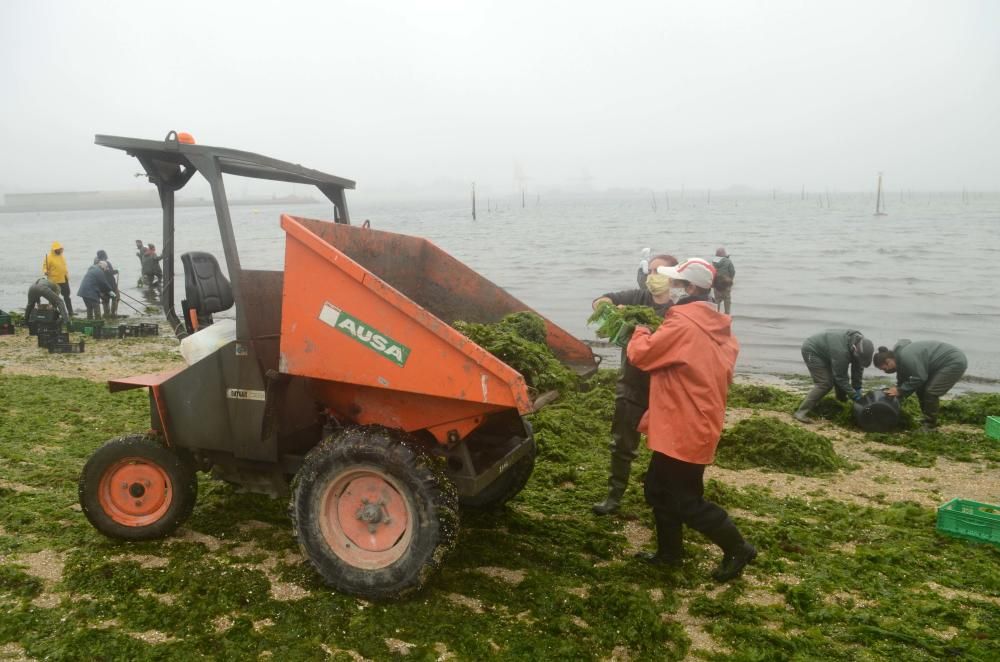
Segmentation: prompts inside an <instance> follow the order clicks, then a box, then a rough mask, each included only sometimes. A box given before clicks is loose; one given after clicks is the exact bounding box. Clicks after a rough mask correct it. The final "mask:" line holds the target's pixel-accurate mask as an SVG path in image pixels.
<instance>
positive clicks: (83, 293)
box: [76, 260, 114, 320]
mask: <svg viewBox="0 0 1000 662" xmlns="http://www.w3.org/2000/svg"><path fill="white" fill-rule="evenodd" d="M109 269H110V266H109V265H108V263H107V262H105V261H104V260H101V261H100V262H98V263H97V264H94V265H91V267H90V268H89V269H87V273H86V274H84V276H83V280H82V281H81V282H80V287H79V289H77V291H76V295H77V296H78V297H80V298H81V299H83V303H84V304H85V305H86V306H87V319H89V320H92V319H101V298H102V297H105V296H106V297H109V298H113V297H114V290H113V289H112V288H111V285H109V284H108V276H107V272H108V270H109Z"/></svg>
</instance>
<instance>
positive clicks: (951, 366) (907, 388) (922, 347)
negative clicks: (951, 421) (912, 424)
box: [875, 340, 969, 430]
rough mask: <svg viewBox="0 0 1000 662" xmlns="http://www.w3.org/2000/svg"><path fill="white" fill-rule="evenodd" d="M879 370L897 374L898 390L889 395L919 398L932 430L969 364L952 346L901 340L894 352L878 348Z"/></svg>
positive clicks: (887, 392)
mask: <svg viewBox="0 0 1000 662" xmlns="http://www.w3.org/2000/svg"><path fill="white" fill-rule="evenodd" d="M875 367H876V368H878V369H879V370H881V371H882V372H887V373H889V374H893V373H895V374H896V386H894V387H892V388H889V389H886V392H885V393H886V395H889V396H893V397H899V398H900V399H903V398H906V397H908V396H910V395H912V394H913V393H916V394H917V398H918V399H919V400H920V411H922V412H923V413H924V423H923V427H924V429H925V430H931V429H934V428H936V427H937V422H938V421H937V415H938V407H939V406H940V403H941V396H942V395H944V394H945V393H947V392H948V391H950V390H951V387H952V386H954V385H955V384H957V383H958V380H959V379H961V378H962V375H964V374H965V370H966V369H967V368H968V367H969V362H968V359H966V358H965V354H964V353H963V352H962V350H960V349H959V348H957V347H955V346H954V345H949V344H948V343H943V342H938V341H936V340H918V341H917V342H910V341H909V340H900V341H899V342H898V343H896V346H895V347H893V348H892V351H890V350H889V349H887V348H885V347H879V348H878V354H876V355H875Z"/></svg>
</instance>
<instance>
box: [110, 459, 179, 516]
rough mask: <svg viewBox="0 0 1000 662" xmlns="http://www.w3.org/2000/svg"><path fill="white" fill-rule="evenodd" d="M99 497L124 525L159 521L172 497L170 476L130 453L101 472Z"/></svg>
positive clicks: (112, 514) (158, 466)
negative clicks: (129, 455) (131, 455)
mask: <svg viewBox="0 0 1000 662" xmlns="http://www.w3.org/2000/svg"><path fill="white" fill-rule="evenodd" d="M98 499H99V501H100V504H101V508H103V509H104V512H105V513H107V515H108V517H110V518H111V519H112V520H114V521H115V522H117V523H118V524H121V525H123V526H148V525H150V524H153V523H155V522H157V521H159V520H160V519H161V518H162V517H163V515H164V514H165V513H166V512H167V510H168V509H169V508H170V503H171V502H172V501H173V488H172V485H171V482H170V476H168V475H167V472H166V471H164V470H163V468H162V467H161V466H160V465H158V464H154V463H152V462H150V461H149V460H146V459H144V458H141V457H128V458H125V459H123V460H119V461H118V462H116V463H115V464H113V465H112V466H110V467H108V468H107V470H106V471H105V472H104V474H103V475H102V476H101V482H100V485H99V486H98Z"/></svg>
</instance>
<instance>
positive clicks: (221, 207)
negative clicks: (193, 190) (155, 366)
mask: <svg viewBox="0 0 1000 662" xmlns="http://www.w3.org/2000/svg"><path fill="white" fill-rule="evenodd" d="M94 143H96V144H98V145H101V146H103V147H112V148H114V149H120V150H123V151H124V152H126V153H127V154H128V155H129V156H134V157H135V158H136V159H138V160H139V163H140V164H142V167H143V169H144V170H145V171H146V176H147V177H148V178H149V181H150V183H152V184H155V185H156V188H157V191H158V193H159V196H160V206H161V207H162V209H163V241H162V253H161V255H162V256H163V260H162V262H163V266H162V268H163V295H162V303H163V311H164V314H165V315H166V317H167V321H169V322H170V324H171V326H172V327H173V329H174V333H175V334H176V335H177V337H178V338H183V337H184V336H186V335H187V332H186V330H185V328H184V323H183V322H181V320H180V319H178V317H177V313H176V311H174V192H175V191H179V190H180V189H182V188H184V186H185V185H186V184H187V183H188V182H189V181H190V180H191V178H192V177H193V176H194V174H195V173H196V172H200V173H201V175H202V177H204V178H205V179H206V180H207V181H208V184H209V186H210V187H211V189H212V202H213V203H214V206H215V215H216V218H217V219H218V222H219V233H220V235H221V237H222V247H223V250H224V251H225V256H226V266H227V268H228V271H229V279H230V282H231V285H232V289H233V299H234V301H235V303H236V332H237V337H238V338H239V339H246V338H248V337H249V330H248V328H247V323H246V320H245V318H244V315H242V314H241V311H242V310H243V306H244V304H245V299H244V296H243V288H242V280H243V271H242V268H241V267H240V256H239V251H238V249H237V246H236V237H235V235H234V233H233V223H232V218H231V216H230V214H229V201H228V199H227V197H226V188H225V185H224V183H223V181H222V175H224V174H226V175H237V176H239V177H251V178H253V179H269V180H273V181H279V182H290V183H293V184H308V185H310V186H315V187H316V188H318V189H319V190H320V192H321V193H323V195H324V196H326V198H328V199H329V200H330V202H332V203H333V206H334V220H335V221H336V222H337V223H344V224H348V225H349V224H350V222H351V220H350V215H349V214H348V211H347V198H346V196H345V195H344V191H345V190H346V189H354V187H355V183H354V182H353V181H351V180H350V179H343V178H341V177H336V176H334V175H328V174H326V173H324V172H320V171H319V170H312V169H310V168H304V167H302V166H300V165H298V164H296V163H289V162H287V161H279V160H278V159H272V158H270V157H267V156H261V155H260V154H254V153H253V152H244V151H241V150H236V149H227V148H225V147H212V146H209V145H196V144H194V141H193V140H192V139H191V138H190V136H187V135H186V134H178V133H177V132H176V131H171V132H170V133H168V134H167V137H166V138H165V139H164V140H163V141H156V140H142V139H139V138H125V137H122V136H105V135H100V134H99V135H96V136H94Z"/></svg>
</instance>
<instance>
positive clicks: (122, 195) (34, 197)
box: [0, 187, 316, 213]
mask: <svg viewBox="0 0 1000 662" xmlns="http://www.w3.org/2000/svg"><path fill="white" fill-rule="evenodd" d="M315 202H316V199H315V198H312V197H308V196H299V195H285V196H277V195H273V194H272V195H271V196H270V197H255V198H245V199H242V200H230V201H229V203H230V204H231V205H301V204H313V203H315ZM176 204H177V206H178V207H204V206H207V205H211V204H212V201H211V200H210V199H207V198H178V199H177V201H176ZM159 206H160V197H159V195H157V193H156V189H155V188H152V187H150V188H149V189H147V190H142V191H57V192H54V193H7V194H6V195H4V205H3V206H0V213H3V212H23V211H73V210H80V209H146V208H150V207H152V208H159Z"/></svg>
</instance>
